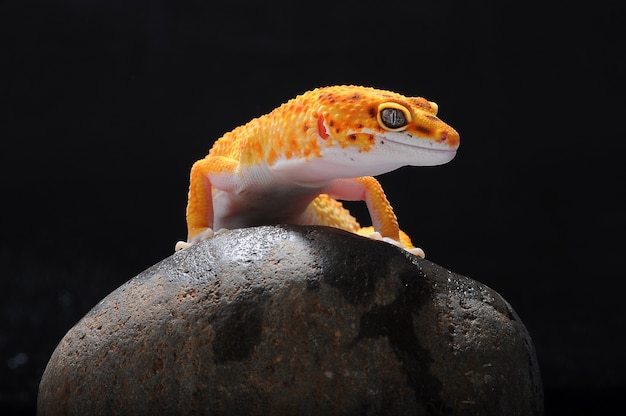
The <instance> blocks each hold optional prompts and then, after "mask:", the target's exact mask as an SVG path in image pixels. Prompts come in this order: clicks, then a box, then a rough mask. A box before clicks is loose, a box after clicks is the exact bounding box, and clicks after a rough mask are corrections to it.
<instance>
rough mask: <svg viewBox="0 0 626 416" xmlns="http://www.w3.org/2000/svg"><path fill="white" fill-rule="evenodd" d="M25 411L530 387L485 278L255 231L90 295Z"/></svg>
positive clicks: (495, 407)
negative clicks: (99, 295) (33, 406)
mask: <svg viewBox="0 0 626 416" xmlns="http://www.w3.org/2000/svg"><path fill="white" fill-rule="evenodd" d="M86 278H88V277H87V276H86ZM38 414H39V415H68V414H71V415H87V414H89V415H111V414H134V415H144V414H145V415H163V414H176V415H192V414H193V415H201V414H206V415H240V414H241V415H322V414H323V415H332V414H341V415H376V414H385V415H404V414H407V415H408V414H411V415H447V414H450V415H452V414H454V415H479V414H480V415H541V414H543V389H542V384H541V379H540V375H539V368H538V364H537V359H536V357H535V352H534V348H533V344H532V341H531V339H530V337H529V335H528V332H527V331H526V329H525V327H524V325H523V323H522V322H521V321H520V319H519V317H518V316H517V315H516V314H515V312H514V311H513V309H512V308H511V306H510V305H509V304H508V303H507V302H506V301H505V300H504V299H502V297H501V296H500V295H499V294H498V293H496V292H495V291H493V290H491V289H490V288H488V287H486V286H485V285H483V284H481V283H478V282H476V281H474V280H471V279H469V278H467V277H464V276H460V275H458V274H455V273H452V272H450V271H448V270H446V269H444V268H442V267H440V266H438V265H436V264H433V263H431V262H429V261H427V260H422V259H420V258H417V257H414V256H411V255H409V254H408V253H406V252H404V251H403V250H400V249H397V248H396V247H393V246H391V245H389V244H386V243H383V242H378V241H373V240H369V239H365V238H361V237H357V236H354V235H352V234H349V233H346V232H343V231H340V230H336V229H332V228H326V227H299V226H267V227H256V228H248V229H241V230H233V231H229V232H226V233H224V234H220V235H217V236H216V237H214V238H213V239H211V240H207V241H204V242H202V243H200V244H197V245H195V246H193V247H191V248H190V249H188V250H185V251H182V252H178V253H176V254H174V255H172V256H171V257H168V258H167V259H165V260H163V261H162V262H160V263H158V264H156V265H154V266H153V267H151V268H149V269H148V270H146V271H144V272H143V273H141V274H140V275H138V276H137V277H135V278H133V279H131V280H130V281H128V282H127V283H125V284H124V285H122V286H121V287H120V288H118V289H117V290H115V291H114V292H112V293H111V294H110V295H109V296H107V297H106V298H105V299H104V300H102V301H101V302H100V303H99V304H98V305H96V306H95V307H94V308H93V309H92V310H91V311H90V312H89V313H88V314H87V315H86V316H85V317H84V318H83V319H82V320H81V321H80V322H78V323H77V324H76V325H75V326H74V327H73V328H72V329H71V330H70V331H69V332H68V333H67V334H66V335H65V337H64V338H63V339H62V340H61V342H60V344H59V345H58V347H57V348H56V350H55V351H54V353H53V355H52V357H51V359H50V361H49V363H48V366H47V368H46V370H45V373H44V375H43V377H42V380H41V384H40V390H39V398H38Z"/></svg>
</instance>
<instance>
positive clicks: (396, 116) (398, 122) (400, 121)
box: [380, 108, 406, 129]
mask: <svg viewBox="0 0 626 416" xmlns="http://www.w3.org/2000/svg"><path fill="white" fill-rule="evenodd" d="M380 116H381V119H382V121H383V123H385V125H386V126H387V127H390V128H392V129H397V128H398V127H402V126H404V125H405V124H406V117H404V113H403V112H402V111H400V110H398V109H397V108H385V109H384V110H383V111H382V112H381V114H380Z"/></svg>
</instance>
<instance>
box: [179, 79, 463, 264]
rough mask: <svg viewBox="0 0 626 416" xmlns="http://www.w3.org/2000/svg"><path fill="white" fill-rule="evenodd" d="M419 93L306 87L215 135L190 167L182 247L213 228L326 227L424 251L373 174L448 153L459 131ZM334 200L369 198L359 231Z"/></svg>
mask: <svg viewBox="0 0 626 416" xmlns="http://www.w3.org/2000/svg"><path fill="white" fill-rule="evenodd" d="M437 108H438V107H437V105H436V104H435V103H433V102H431V101H427V100H425V99H424V98H421V97H413V98H409V97H404V96H402V95H400V94H397V93H395V92H391V91H383V90H378V89H373V88H368V87H359V86H333V87H325V88H318V89H315V90H312V91H309V92H306V93H304V94H302V95H300V96H298V97H296V98H294V99H292V100H290V101H288V102H287V103H285V104H283V105H281V106H280V107H278V108H276V109H275V110H273V111H272V112H271V113H269V114H266V115H264V116H261V117H259V118H256V119H254V120H252V121H250V122H248V123H247V124H245V125H243V126H240V127H237V128H236V129H234V130H232V131H231V132H228V133H226V134H224V136H222V137H221V138H220V139H218V140H217V141H216V142H215V144H214V145H213V147H212V148H211V150H210V151H209V154H208V155H207V156H206V157H205V158H204V159H201V160H199V161H197V162H196V163H195V164H194V165H193V167H192V168H191V178H190V186H189V200H188V204H187V231H188V238H187V242H182V241H181V242H179V243H178V244H177V245H176V250H180V249H184V248H187V247H189V246H191V245H192V244H195V243H197V242H199V241H201V240H203V239H206V238H210V237H212V236H213V235H214V231H213V230H219V229H222V228H227V229H232V228H242V227H249V226H256V225H268V224H301V225H327V226H332V227H337V228H341V229H343V230H347V231H351V232H353V233H356V234H360V235H365V236H370V237H372V238H376V239H381V238H382V239H384V240H386V241H388V242H391V243H395V244H396V245H399V246H401V247H404V248H405V249H407V250H408V251H410V252H412V253H414V254H416V255H419V256H421V257H424V252H423V251H422V250H421V249H419V248H415V247H414V246H413V244H412V243H411V240H410V238H409V237H408V236H407V235H406V234H405V233H404V232H402V231H400V229H399V227H398V221H397V220H396V216H395V214H394V212H393V209H392V208H391V205H390V204H389V201H388V200H387V198H386V196H385V193H384V191H383V189H382V187H381V186H380V184H379V182H378V181H377V180H376V179H374V178H373V177H372V176H375V175H379V174H382V173H385V172H389V171H392V170H395V169H397V168H400V167H402V166H407V165H412V166H433V165H439V164H444V163H447V162H449V161H450V160H452V159H453V158H454V156H455V154H456V150H457V148H458V147H459V134H458V133H457V132H456V131H455V130H454V129H453V128H452V127H450V126H448V125H447V124H446V123H444V122H443V121H441V120H440V119H439V118H438V117H437V116H436V114H437ZM337 200H347V201H365V203H366V204H367V208H368V210H369V214H370V217H371V220H372V224H373V226H372V227H364V228H361V226H360V225H359V223H358V222H357V220H356V219H355V218H354V217H353V216H352V215H351V214H350V213H349V211H348V210H346V209H345V208H344V207H343V206H342V205H341V203H340V202H338V201H337Z"/></svg>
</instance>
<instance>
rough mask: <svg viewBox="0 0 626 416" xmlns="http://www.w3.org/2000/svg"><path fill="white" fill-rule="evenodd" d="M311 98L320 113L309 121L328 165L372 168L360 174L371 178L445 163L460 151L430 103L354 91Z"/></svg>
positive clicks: (359, 89)
mask: <svg viewBox="0 0 626 416" xmlns="http://www.w3.org/2000/svg"><path fill="white" fill-rule="evenodd" d="M315 92H317V94H318V97H317V100H318V103H319V108H318V109H317V111H316V112H314V114H313V116H314V117H316V118H317V121H316V123H315V125H316V126H317V135H318V137H319V140H320V142H321V146H322V152H321V154H322V155H323V156H324V159H326V160H327V161H331V160H334V161H335V164H340V165H345V166H347V167H349V166H351V165H352V166H354V165H355V164H361V165H362V166H364V167H371V169H369V170H367V171H366V173H364V174H368V175H375V174H379V173H382V172H388V171H391V170H394V169H397V168H399V167H401V166H407V165H412V166H432V165H439V164H443V163H447V162H449V161H450V160H452V159H453V158H454V156H455V154H456V150H457V149H458V147H459V142H460V141H459V134H458V133H457V132H456V130H454V129H453V128H452V127H450V126H449V125H448V124H446V123H445V122H443V121H442V120H441V119H439V118H438V117H437V111H438V106H437V104H436V103H434V102H432V101H428V100H426V99H424V98H421V97H405V96H403V95H401V94H397V93H395V92H391V91H384V90H377V89H374V88H368V87H357V86H342V87H327V88H320V89H318V90H315ZM370 172H371V173H370Z"/></svg>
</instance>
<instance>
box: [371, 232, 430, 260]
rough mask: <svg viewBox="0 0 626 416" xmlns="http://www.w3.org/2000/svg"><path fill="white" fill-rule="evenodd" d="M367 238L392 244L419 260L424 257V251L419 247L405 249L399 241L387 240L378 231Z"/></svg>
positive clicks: (387, 238)
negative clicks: (417, 257)
mask: <svg viewBox="0 0 626 416" xmlns="http://www.w3.org/2000/svg"><path fill="white" fill-rule="evenodd" d="M367 237H368V238H371V239H372V240H378V241H384V242H386V243H389V244H393V245H394V246H397V247H400V248H403V249H405V250H406V251H408V252H409V253H411V254H413V255H415V256H419V257H421V258H425V257H426V254H425V253H424V250H422V249H421V248H419V247H413V248H406V247H404V246H403V245H402V243H401V242H400V241H396V240H394V239H393V238H389V237H383V236H382V235H381V234H380V233H379V232H378V231H374V232H373V233H371V234H368V235H367Z"/></svg>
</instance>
